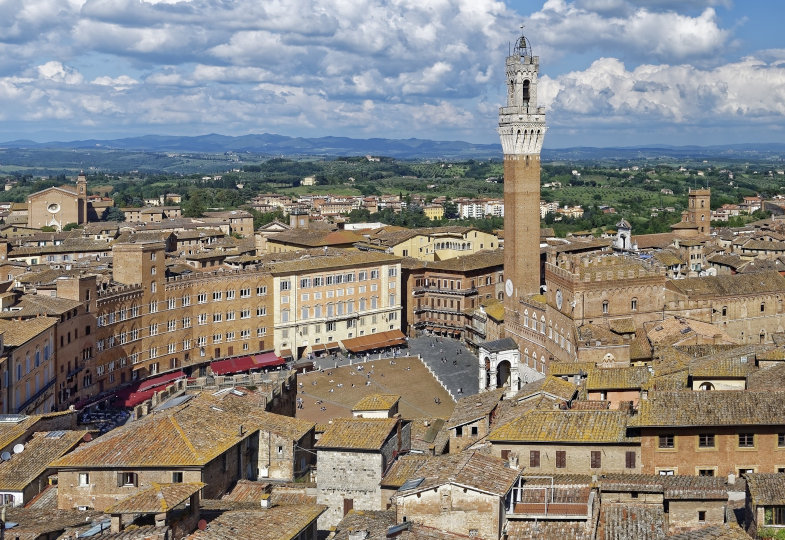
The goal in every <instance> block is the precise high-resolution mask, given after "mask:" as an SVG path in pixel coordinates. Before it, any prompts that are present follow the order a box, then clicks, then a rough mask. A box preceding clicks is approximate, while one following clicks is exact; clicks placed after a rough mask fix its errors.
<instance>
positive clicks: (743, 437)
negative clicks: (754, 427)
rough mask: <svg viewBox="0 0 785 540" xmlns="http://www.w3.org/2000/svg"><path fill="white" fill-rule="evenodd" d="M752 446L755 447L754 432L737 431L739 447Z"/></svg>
mask: <svg viewBox="0 0 785 540" xmlns="http://www.w3.org/2000/svg"><path fill="white" fill-rule="evenodd" d="M754 447H755V434H754V433H739V448H754Z"/></svg>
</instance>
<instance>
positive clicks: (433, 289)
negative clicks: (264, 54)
mask: <svg viewBox="0 0 785 540" xmlns="http://www.w3.org/2000/svg"><path fill="white" fill-rule="evenodd" d="M412 292H413V293H414V296H417V295H419V294H425V293H435V294H448V295H453V296H474V295H475V294H477V288H476V287H471V288H469V289H445V288H444V287H437V286H435V285H429V286H425V287H415V288H414V290H413V291H412Z"/></svg>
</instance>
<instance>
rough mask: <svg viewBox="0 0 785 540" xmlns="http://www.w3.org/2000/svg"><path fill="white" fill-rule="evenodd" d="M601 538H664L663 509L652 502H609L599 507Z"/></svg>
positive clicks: (663, 539) (651, 539) (639, 539)
mask: <svg viewBox="0 0 785 540" xmlns="http://www.w3.org/2000/svg"><path fill="white" fill-rule="evenodd" d="M599 528H600V530H601V531H602V533H601V534H600V535H598V536H597V538H598V539H602V540H665V511H664V509H663V508H662V506H660V505H653V504H638V505H630V504H610V503H606V504H603V505H601V507H600V525H599Z"/></svg>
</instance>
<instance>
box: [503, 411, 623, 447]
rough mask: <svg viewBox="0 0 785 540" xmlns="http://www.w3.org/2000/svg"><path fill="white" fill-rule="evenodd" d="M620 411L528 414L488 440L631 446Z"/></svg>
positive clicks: (504, 426)
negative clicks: (626, 444)
mask: <svg viewBox="0 0 785 540" xmlns="http://www.w3.org/2000/svg"><path fill="white" fill-rule="evenodd" d="M628 419H629V417H628V415H627V414H626V413H625V412H622V411H615V410H614V411H609V410H594V411H591V410H589V411H585V410H577V411H576V410H567V411H537V410H535V411H531V412H529V413H527V414H525V415H523V416H521V417H519V418H517V419H516V420H513V421H512V422H509V423H507V424H505V425H502V426H500V427H498V428H496V429H494V430H493V431H492V432H491V434H490V435H488V440H490V441H499V442H502V441H513V442H581V443H598V444H600V443H632V442H634V441H637V440H638V438H637V437H628V436H627V421H628Z"/></svg>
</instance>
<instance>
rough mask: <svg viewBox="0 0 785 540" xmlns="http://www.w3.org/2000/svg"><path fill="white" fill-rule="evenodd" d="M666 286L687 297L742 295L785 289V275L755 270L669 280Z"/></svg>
mask: <svg viewBox="0 0 785 540" xmlns="http://www.w3.org/2000/svg"><path fill="white" fill-rule="evenodd" d="M667 285H668V287H669V288H671V289H673V290H675V291H677V292H680V293H682V294H684V295H685V296H687V297H689V298H697V297H702V296H732V297H735V296H743V295H750V294H760V293H763V292H771V293H776V292H779V291H782V290H783V289H785V277H783V276H781V275H780V274H779V273H778V272H773V271H770V272H757V273H754V274H735V275H731V276H706V277H699V278H687V279H675V280H669V281H668V283H667Z"/></svg>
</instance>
